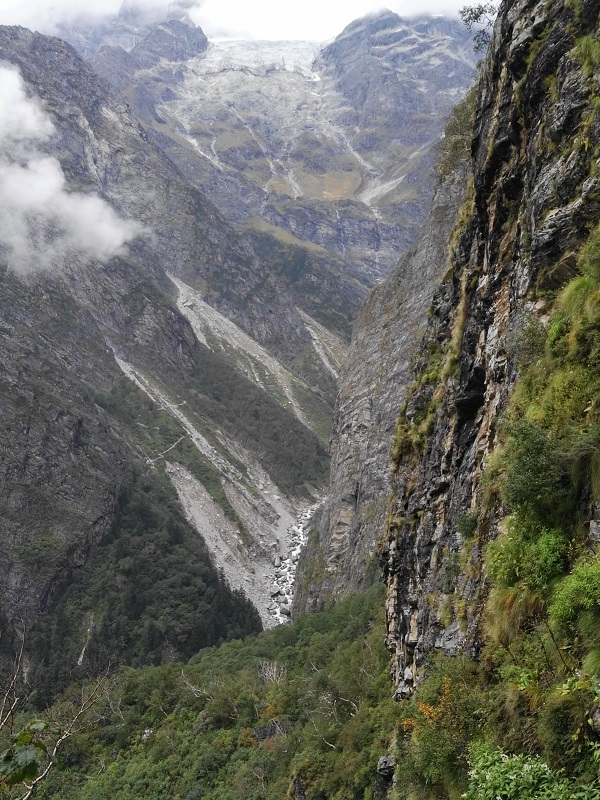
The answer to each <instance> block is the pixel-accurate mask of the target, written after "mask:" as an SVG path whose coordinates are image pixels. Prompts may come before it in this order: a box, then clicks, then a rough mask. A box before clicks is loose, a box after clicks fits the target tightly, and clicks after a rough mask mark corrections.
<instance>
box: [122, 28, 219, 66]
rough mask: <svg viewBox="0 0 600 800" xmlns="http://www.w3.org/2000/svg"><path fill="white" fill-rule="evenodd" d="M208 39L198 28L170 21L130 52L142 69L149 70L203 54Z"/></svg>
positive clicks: (153, 30)
mask: <svg viewBox="0 0 600 800" xmlns="http://www.w3.org/2000/svg"><path fill="white" fill-rule="evenodd" d="M207 47H208V39H207V38H206V36H205V35H204V33H203V32H202V30H201V29H200V28H197V27H196V26H195V25H186V23H185V22H181V21H180V20H177V19H170V20H167V21H166V22H164V23H162V24H161V25H157V26H156V27H155V28H153V29H152V30H151V31H150V33H149V34H148V35H147V36H146V37H145V38H144V39H142V41H141V42H139V44H136V46H135V47H134V48H133V50H132V51H131V55H132V57H133V58H134V59H135V61H136V63H137V64H139V66H140V67H141V68H142V69H149V68H150V67H154V66H156V65H157V64H158V63H160V61H161V59H165V61H187V60H188V59H189V58H194V57H195V56H198V55H200V53H203V52H204V51H205V50H206V48H207Z"/></svg>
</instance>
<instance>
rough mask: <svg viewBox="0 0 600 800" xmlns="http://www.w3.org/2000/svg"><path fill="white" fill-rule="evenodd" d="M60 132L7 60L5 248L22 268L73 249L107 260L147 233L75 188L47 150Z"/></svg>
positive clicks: (2, 120) (1, 211)
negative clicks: (43, 146) (45, 146)
mask: <svg viewBox="0 0 600 800" xmlns="http://www.w3.org/2000/svg"><path fill="white" fill-rule="evenodd" d="M53 132H54V126H53V124H52V121H51V120H50V117H49V116H48V114H47V113H46V112H45V111H44V109H43V107H42V104H41V102H40V101H39V99H38V98H36V97H29V96H28V95H27V92H26V89H25V84H24V82H23V79H22V77H21V75H20V73H19V72H18V70H17V69H15V68H14V67H12V66H11V65H0V250H3V251H4V252H5V254H6V256H7V259H8V262H9V264H10V265H11V266H12V267H14V268H15V269H16V270H17V271H19V272H27V271H31V270H35V269H39V268H47V267H51V266H54V267H59V266H60V264H61V263H62V262H64V260H65V259H66V258H69V257H70V256H72V255H78V256H81V255H83V256H85V257H88V258H95V259H99V260H106V259H109V258H111V257H112V256H114V255H117V254H119V253H120V252H122V249H123V247H124V245H125V244H126V243H127V242H128V241H130V240H131V239H133V238H135V237H136V236H138V235H139V234H140V233H141V232H142V227H141V226H140V225H139V224H138V223H136V222H132V221H128V220H124V219H122V218H121V217H119V215H118V214H117V213H116V212H115V211H113V209H112V208H111V207H110V206H109V205H108V203H106V202H105V201H104V200H102V199H101V198H100V197H97V196H96V195H93V194H82V193H80V192H69V191H68V187H67V183H66V179H65V176H64V173H63V171H62V168H61V166H60V163H59V162H58V160H57V159H56V158H53V157H51V156H48V155H46V154H44V153H42V152H40V149H39V148H40V145H41V143H42V142H44V141H46V140H48V139H49V138H50V136H52V134H53Z"/></svg>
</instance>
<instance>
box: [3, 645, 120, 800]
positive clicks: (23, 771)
mask: <svg viewBox="0 0 600 800" xmlns="http://www.w3.org/2000/svg"><path fill="white" fill-rule="evenodd" d="M24 649H25V637H24V636H23V637H22V639H21V644H20V647H19V651H18V653H17V656H16V658H15V662H14V665H13V669H12V672H11V674H10V676H9V678H8V680H7V682H6V683H5V685H4V686H2V687H1V688H0V736H8V737H9V738H8V741H6V742H4V745H5V749H4V750H3V751H2V752H0V798H2V800H5V799H6V800H29V798H30V797H31V796H32V794H33V793H34V791H35V790H36V788H37V786H38V785H39V784H40V783H42V781H44V780H45V779H46V777H47V776H48V774H49V773H50V771H51V770H52V769H53V768H54V766H55V765H56V763H57V761H58V758H57V756H58V752H59V750H60V748H61V747H62V745H63V744H64V742H65V741H66V740H67V739H69V738H71V737H72V736H75V735H76V734H77V733H80V732H81V731H83V730H86V729H88V728H89V727H90V726H93V725H95V724H97V722H98V720H97V719H91V718H90V711H91V709H92V707H93V706H95V705H96V704H97V703H98V701H99V700H100V699H101V698H102V697H105V696H106V695H107V692H108V690H109V688H110V684H111V678H110V675H109V671H108V670H107V671H106V672H105V673H103V674H102V675H101V676H100V677H99V678H96V679H95V680H92V681H90V682H89V683H85V684H82V685H81V686H79V687H77V691H76V692H75V691H70V692H69V695H68V699H66V700H65V701H64V702H62V703H57V704H55V706H54V708H53V714H52V715H51V716H48V718H47V719H34V720H31V721H29V722H28V723H26V724H25V726H24V727H22V728H21V729H20V730H18V731H17V733H13V731H14V729H15V727H17V728H18V727H20V726H19V725H17V714H18V713H19V712H20V711H21V709H22V706H23V704H24V702H25V700H26V697H27V692H25V691H23V692H21V691H19V686H20V683H21V673H22V664H23V652H24Z"/></svg>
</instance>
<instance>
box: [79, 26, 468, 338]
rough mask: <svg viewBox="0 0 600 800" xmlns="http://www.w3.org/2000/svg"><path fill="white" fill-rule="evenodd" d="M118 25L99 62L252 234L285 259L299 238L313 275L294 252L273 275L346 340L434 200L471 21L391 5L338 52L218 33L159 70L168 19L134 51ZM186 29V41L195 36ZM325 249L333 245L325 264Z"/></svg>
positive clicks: (148, 125)
mask: <svg viewBox="0 0 600 800" xmlns="http://www.w3.org/2000/svg"><path fill="white" fill-rule="evenodd" d="M120 20H121V18H120V17H117V18H115V20H114V24H113V28H112V29H111V30H112V33H110V34H109V33H107V32H105V35H104V37H100V38H98V37H96V38H95V39H94V38H93V37H91V38H90V36H89V35H88V38H87V39H86V44H85V47H83V46H82V50H84V51H85V52H86V54H87V55H88V57H89V59H90V63H91V64H92V65H93V67H94V69H95V70H97V71H98V72H99V73H100V74H101V75H103V76H104V77H106V78H107V79H108V80H110V81H111V82H112V83H113V84H114V85H115V86H117V87H118V88H119V89H121V90H122V91H123V92H124V93H125V95H126V97H127V98H128V99H129V102H130V103H131V107H132V108H133V110H134V111H135V113H136V114H137V115H138V117H139V118H140V119H141V120H142V121H143V124H144V126H145V130H146V133H147V135H148V137H149V138H150V139H152V140H153V141H154V142H156V143H157V144H158V146H159V147H161V148H162V149H163V150H164V152H165V153H167V154H168V156H169V157H170V158H171V159H172V160H173V162H174V163H175V164H177V166H178V167H179V169H180V170H181V171H182V172H183V174H185V175H186V176H187V177H188V178H189V179H190V181H192V182H193V183H194V184H195V185H196V186H198V187H201V188H202V191H204V192H205V193H206V194H207V196H208V197H210V198H211V200H212V201H213V202H214V203H215V205H216V206H217V207H218V208H219V209H220V210H221V212H222V213H223V214H224V216H225V217H226V218H227V219H229V220H230V221H231V222H233V223H236V224H237V225H238V226H242V227H241V230H242V231H243V233H244V235H245V236H247V237H248V238H249V241H251V242H253V243H255V242H256V239H257V237H258V238H259V239H260V246H262V249H263V252H264V251H265V248H266V249H267V250H269V251H270V254H274V253H276V251H277V249H278V247H279V245H280V242H281V240H282V238H283V237H285V236H286V235H287V236H289V235H292V236H293V237H294V239H293V241H294V244H295V247H296V251H295V257H296V263H297V264H298V263H300V262H301V264H302V266H301V267H300V268H299V271H300V273H301V275H302V277H306V278H307V279H308V280H305V281H303V282H302V284H301V285H300V286H299V284H298V282H297V280H296V278H295V277H290V269H289V267H288V266H287V263H288V262H289V256H287V257H286V258H285V259H283V260H282V259H281V258H279V257H278V256H277V255H275V256H274V259H273V267H274V269H275V270H276V271H278V273H279V275H280V277H281V278H282V279H283V280H284V281H286V282H287V283H288V286H289V291H290V292H292V294H293V296H294V298H295V302H296V303H297V304H298V305H300V306H301V307H303V308H304V309H305V310H306V311H308V312H309V313H311V314H313V315H315V316H316V318H317V319H319V321H320V322H322V323H323V324H325V325H326V326H334V328H333V329H334V330H335V331H336V332H338V333H341V334H343V335H346V336H347V335H348V332H349V328H348V323H349V320H351V319H352V318H353V317H354V316H355V315H356V313H357V311H358V309H359V308H360V305H361V303H362V301H363V300H364V298H365V296H366V293H367V290H368V289H369V288H372V287H373V286H374V285H375V284H376V283H377V282H379V281H380V280H381V279H382V278H383V277H385V276H386V275H387V274H388V273H389V272H390V271H391V270H392V269H393V268H394V267H395V266H396V263H397V261H398V258H399V256H400V254H401V253H402V252H404V251H406V250H407V249H408V247H409V246H410V244H411V242H412V241H413V239H414V237H415V234H416V231H417V229H418V225H419V223H420V222H421V221H422V219H423V217H424V214H425V211H426V209H427V206H428V204H429V202H430V199H431V193H432V182H431V177H430V165H431V157H430V154H431V149H432V147H433V145H434V143H435V142H436V141H437V140H438V139H439V137H440V136H441V133H442V129H443V122H444V119H445V117H446V116H447V114H448V113H449V111H450V109H451V108H452V106H453V105H454V104H455V103H456V101H457V100H458V99H460V97H461V96H462V94H463V93H464V92H465V91H466V89H467V88H468V86H469V85H470V83H471V82H472V81H473V79H474V63H473V57H472V52H471V46H470V42H469V36H468V34H467V32H466V30H465V29H464V27H463V26H461V25H460V24H459V23H456V22H454V21H450V20H446V19H443V18H423V19H420V18H419V19H415V20H403V19H401V18H400V17H399V16H398V15H397V14H393V13H391V12H388V11H386V12H382V13H380V14H377V15H374V16H371V17H366V18H364V19H362V20H358V21H357V22H355V23H352V24H351V25H350V26H348V28H347V29H346V30H345V31H343V32H342V33H341V34H340V36H339V37H338V38H337V39H336V40H335V41H334V42H333V43H331V44H329V45H327V46H325V47H323V46H322V45H320V44H318V43H314V42H269V41H264V42H244V41H224V42H211V43H210V44H209V46H208V48H207V49H206V51H205V52H202V53H200V54H199V55H198V56H196V57H195V58H190V59H187V60H185V59H182V58H181V56H180V53H179V50H178V49H177V48H176V47H173V48H172V52H170V53H168V54H167V57H166V58H163V59H162V61H160V62H157V63H155V64H153V65H149V64H147V63H146V62H145V61H143V60H140V58H139V53H140V51H141V50H143V49H144V47H146V46H149V44H150V40H151V39H152V37H155V36H157V35H158V33H157V32H160V31H161V30H162V28H160V26H159V27H156V28H153V29H152V32H149V33H148V34H147V38H146V39H145V40H142V41H141V42H139V43H137V44H136V45H135V47H133V46H131V45H130V46H129V47H127V45H125V46H124V47H120V46H118V45H116V41H117V39H116V38H115V37H116V31H117V30H121V27H122V25H123V22H122V20H121V21H120ZM167 24H171V23H167ZM180 25H181V28H180V30H181V32H182V37H184V38H182V42H181V47H183V46H184V44H185V41H187V39H189V36H190V30H191V29H190V28H189V26H187V27H186V26H185V25H184V24H183V23H180ZM163 27H164V26H163ZM144 30H145V29H144ZM67 34H68V35H69V36H70V38H71V41H73V42H74V43H75V44H77V38H76V36H75V35H74V33H73V32H72V31H71V32H67ZM184 34H185V36H184ZM100 42H104V44H102V45H100ZM90 43H93V44H94V46H95V47H96V50H95V52H94V53H93V55H90V47H91V44H90ZM145 43H146V44H145ZM267 240H268V242H269V244H268V245H267ZM311 245H313V246H314V245H317V246H318V247H319V248H320V250H319V261H318V263H315V250H314V247H311ZM319 295H320V296H321V297H324V298H326V299H327V302H328V304H329V305H330V306H334V307H335V306H340V305H341V306H343V308H344V309H345V314H346V320H345V321H344V320H342V319H332V318H331V317H330V318H327V315H326V313H325V309H324V308H322V307H317V306H316V305H315V298H316V297H317V296H319ZM311 304H312V310H311V308H310V307H309V305H311Z"/></svg>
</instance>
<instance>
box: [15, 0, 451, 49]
mask: <svg viewBox="0 0 600 800" xmlns="http://www.w3.org/2000/svg"><path fill="white" fill-rule="evenodd" d="M466 2H467V0H389V2H385V0H343V1H342V0H332V1H331V2H329V3H323V2H322V0H302V2H299V1H298V0H296V2H293V1H292V2H288V3H282V2H281V0H254V2H252V3H249V2H248V0H125V2H123V3H122V4H121V0H103V2H102V3H101V4H97V5H96V6H94V5H92V6H91V7H90V3H89V0H50V1H49V2H46V1H44V0H0V3H1V5H2V8H1V9H0V24H13V25H14V24H19V25H25V26H27V27H33V28H35V29H36V30H39V31H41V32H42V33H57V32H60V25H62V24H67V25H68V24H69V23H74V22H76V23H77V24H79V25H85V24H86V23H88V24H89V23H91V22H92V21H93V20H95V21H96V22H97V21H98V20H99V18H100V17H109V16H112V15H115V14H116V13H117V12H118V11H119V9H121V11H122V13H123V18H128V17H131V16H132V15H133V14H134V10H135V9H138V13H137V15H136V16H137V20H138V22H144V21H145V22H147V23H150V24H152V23H153V22H157V21H159V20H160V19H161V18H162V19H164V17H165V16H166V14H167V11H168V10H169V9H170V12H171V14H177V13H188V14H189V15H190V17H191V18H192V19H193V20H194V22H196V23H197V24H198V25H200V26H201V27H202V29H203V30H204V32H205V33H206V35H207V36H208V37H209V38H215V37H221V36H231V37H244V38H245V37H248V38H253V39H310V40H313V41H323V40H326V39H330V38H333V37H334V36H336V35H337V34H339V33H341V31H342V29H343V28H344V27H345V26H346V25H347V24H348V23H350V22H352V20H354V19H357V18H358V17H362V16H364V15H365V14H369V13H372V12H374V11H378V10H381V9H382V8H389V9H390V10H392V11H395V12H396V13H398V14H400V16H404V17H413V16H416V15H420V14H446V15H449V16H454V17H457V16H458V9H459V8H460V7H462V6H463V5H465V3H466ZM96 9H98V10H96Z"/></svg>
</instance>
